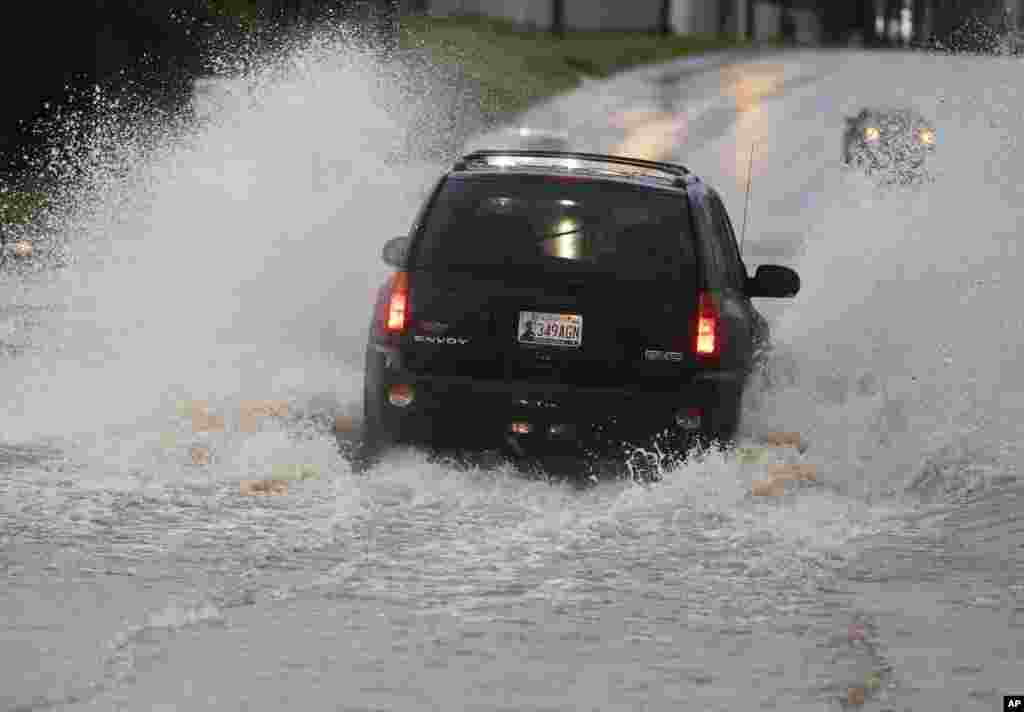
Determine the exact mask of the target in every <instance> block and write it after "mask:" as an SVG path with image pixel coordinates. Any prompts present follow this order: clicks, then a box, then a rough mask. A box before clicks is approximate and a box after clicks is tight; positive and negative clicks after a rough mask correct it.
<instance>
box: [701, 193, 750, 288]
mask: <svg viewBox="0 0 1024 712" xmlns="http://www.w3.org/2000/svg"><path fill="white" fill-rule="evenodd" d="M710 200H711V211H712V213H713V214H714V217H715V225H716V228H717V232H718V233H719V235H720V236H721V245H722V257H723V258H724V260H725V265H724V266H725V271H726V279H727V280H728V282H729V285H730V286H732V287H734V288H736V289H741V290H742V289H744V288H745V287H746V279H747V269H746V267H745V266H744V265H743V259H742V258H741V257H740V251H739V247H738V246H737V244H736V234H735V233H734V232H733V229H732V222H731V221H730V220H729V213H727V212H726V210H725V204H724V203H722V199H721V198H720V197H719V196H718V195H717V194H715V193H711V194H710Z"/></svg>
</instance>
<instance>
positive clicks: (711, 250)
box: [693, 193, 728, 288]
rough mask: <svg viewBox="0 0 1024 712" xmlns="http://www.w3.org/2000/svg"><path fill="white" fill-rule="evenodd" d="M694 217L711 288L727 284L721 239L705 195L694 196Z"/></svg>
mask: <svg viewBox="0 0 1024 712" xmlns="http://www.w3.org/2000/svg"><path fill="white" fill-rule="evenodd" d="M693 205H694V208H693V209H694V217H695V218H696V222H697V229H698V230H700V233H701V235H702V236H703V237H704V239H703V241H702V244H704V245H705V247H706V252H707V254H705V255H704V259H705V261H706V262H707V276H708V280H709V281H710V286H711V287H712V288H719V287H722V286H725V285H726V284H728V278H727V276H726V271H727V267H726V261H725V255H724V254H723V253H722V238H721V235H720V234H719V232H718V225H717V223H716V221H715V216H714V214H713V213H712V211H711V203H710V201H709V199H708V196H707V194H706V193H704V194H703V195H696V196H694V203H693Z"/></svg>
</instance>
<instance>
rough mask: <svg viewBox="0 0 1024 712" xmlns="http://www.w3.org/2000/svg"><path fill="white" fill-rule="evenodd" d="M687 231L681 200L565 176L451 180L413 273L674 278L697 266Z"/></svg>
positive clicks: (426, 226) (420, 244)
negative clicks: (557, 272) (499, 271)
mask: <svg viewBox="0 0 1024 712" xmlns="http://www.w3.org/2000/svg"><path fill="white" fill-rule="evenodd" d="M690 224H691V223H690V216H689V210H688V206H687V201H686V197H685V195H682V194H679V193H670V192H667V191H658V190H652V189H649V188H637V187H633V186H630V185H624V184H616V183H611V182H600V181H594V180H587V179H577V178H564V177H548V176H523V175H518V176H475V177H465V178H463V177H458V178H449V179H448V180H446V181H445V184H444V185H443V186H442V188H441V190H440V192H439V194H438V195H437V197H436V198H435V200H434V203H433V205H432V207H431V209H430V212H429V215H427V218H426V222H425V224H424V227H423V232H422V234H421V238H420V240H419V241H418V244H417V245H416V248H415V252H414V254H413V266H414V267H415V268H425V269H430V268H456V269H458V268H460V267H465V268H472V267H498V266H501V267H542V268H544V269H566V270H571V271H584V272H591V271H596V272H604V273H612V274H615V275H617V276H620V277H637V278H645V279H651V278H657V277H670V278H671V277H678V276H679V275H680V270H681V268H682V267H684V266H686V267H691V266H692V265H694V264H695V263H696V258H695V256H694V255H695V248H694V241H693V235H692V231H691V228H690Z"/></svg>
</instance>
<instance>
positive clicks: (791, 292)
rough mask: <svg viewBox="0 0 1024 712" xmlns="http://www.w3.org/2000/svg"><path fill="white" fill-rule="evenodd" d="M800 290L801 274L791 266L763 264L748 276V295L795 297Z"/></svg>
mask: <svg viewBox="0 0 1024 712" xmlns="http://www.w3.org/2000/svg"><path fill="white" fill-rule="evenodd" d="M799 291H800V275H798V274H797V273H796V272H795V271H794V270H791V269H790V268H789V267H781V266H779V265H761V266H760V267H758V268H757V272H756V273H755V274H754V276H753V278H749V277H748V278H747V296H748V297H776V298H784V297H795V296H796V295H797V293H798V292H799Z"/></svg>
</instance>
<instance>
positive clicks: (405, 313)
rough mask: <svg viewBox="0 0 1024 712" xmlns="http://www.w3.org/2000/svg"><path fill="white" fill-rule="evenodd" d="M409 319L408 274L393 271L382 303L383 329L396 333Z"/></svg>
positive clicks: (401, 329) (402, 328)
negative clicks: (386, 294) (389, 285)
mask: <svg viewBox="0 0 1024 712" xmlns="http://www.w3.org/2000/svg"><path fill="white" fill-rule="evenodd" d="M408 321H409V274H408V273H407V272H395V274H394V276H393V277H392V278H391V287H390V289H389V290H388V296H387V301H386V302H385V303H384V331H387V332H390V333H398V332H401V331H404V330H405V326H406V324H407V323H408Z"/></svg>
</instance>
